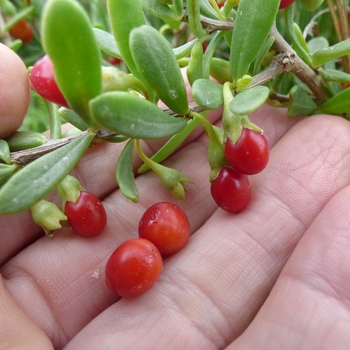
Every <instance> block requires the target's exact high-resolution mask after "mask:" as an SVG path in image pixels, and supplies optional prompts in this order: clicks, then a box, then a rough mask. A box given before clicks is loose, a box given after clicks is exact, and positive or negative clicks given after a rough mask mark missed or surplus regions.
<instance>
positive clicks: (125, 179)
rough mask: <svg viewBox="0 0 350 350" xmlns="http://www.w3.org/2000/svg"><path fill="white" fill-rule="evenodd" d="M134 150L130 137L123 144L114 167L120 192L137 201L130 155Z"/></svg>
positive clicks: (137, 196) (137, 195)
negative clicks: (115, 167)
mask: <svg viewBox="0 0 350 350" xmlns="http://www.w3.org/2000/svg"><path fill="white" fill-rule="evenodd" d="M133 151H134V140H133V139H131V140H129V142H128V143H127V144H126V145H125V147H124V149H123V151H122V153H121V154H120V156H119V158H118V163H117V169H116V180H117V184H118V186H119V189H120V191H121V193H122V194H123V195H124V196H125V197H126V198H128V199H130V200H131V201H133V202H135V203H137V202H138V201H139V193H138V191H137V187H136V184H135V177H134V172H133V167H132V156H133Z"/></svg>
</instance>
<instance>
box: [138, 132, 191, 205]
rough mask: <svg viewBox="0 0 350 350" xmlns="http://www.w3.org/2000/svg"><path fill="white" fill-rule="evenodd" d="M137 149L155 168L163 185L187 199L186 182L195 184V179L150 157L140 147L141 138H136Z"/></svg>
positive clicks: (150, 166) (149, 165)
mask: <svg viewBox="0 0 350 350" xmlns="http://www.w3.org/2000/svg"><path fill="white" fill-rule="evenodd" d="M136 150H137V153H138V154H139V156H140V158H141V159H142V160H143V161H144V163H145V164H147V166H148V167H149V168H150V169H151V170H153V172H154V173H155V174H156V175H157V176H158V178H159V179H160V181H161V182H162V183H163V185H164V186H165V187H166V188H167V189H168V190H169V191H170V192H171V193H172V194H173V195H174V196H175V197H176V198H178V199H185V192H186V187H185V183H186V182H188V183H190V184H193V183H194V182H193V180H191V179H190V178H188V177H187V176H185V175H184V174H182V173H181V172H179V171H178V170H176V169H172V168H168V167H166V166H164V165H161V164H158V163H156V162H154V161H153V160H151V159H150V158H148V157H147V156H146V155H145V154H144V153H143V151H142V149H141V147H140V140H138V139H137V140H136Z"/></svg>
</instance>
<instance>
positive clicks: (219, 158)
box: [189, 112, 226, 182]
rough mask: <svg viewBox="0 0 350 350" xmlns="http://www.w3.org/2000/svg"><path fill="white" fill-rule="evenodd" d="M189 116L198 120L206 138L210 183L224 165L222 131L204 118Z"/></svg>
mask: <svg viewBox="0 0 350 350" xmlns="http://www.w3.org/2000/svg"><path fill="white" fill-rule="evenodd" d="M189 116H192V117H194V118H197V119H198V120H199V122H200V123H201V125H202V127H203V129H204V130H205V132H206V134H207V136H208V141H209V145H208V162H209V165H210V175H209V182H211V181H212V180H213V179H214V178H215V177H216V175H217V173H218V172H219V171H220V169H221V168H222V166H223V165H224V164H226V160H225V151H224V148H223V134H222V130H221V129H219V128H217V127H215V126H213V125H212V124H211V123H210V122H209V120H208V119H207V118H206V117H204V116H203V115H201V114H199V113H195V112H191V113H190V114H189Z"/></svg>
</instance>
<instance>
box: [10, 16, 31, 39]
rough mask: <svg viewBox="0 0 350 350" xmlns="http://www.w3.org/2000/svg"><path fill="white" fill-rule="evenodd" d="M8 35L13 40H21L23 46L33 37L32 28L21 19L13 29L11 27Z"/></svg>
mask: <svg viewBox="0 0 350 350" xmlns="http://www.w3.org/2000/svg"><path fill="white" fill-rule="evenodd" d="M10 34H11V35H12V36H13V37H14V38H16V39H20V40H22V41H23V43H24V44H27V43H29V42H30V41H31V40H32V39H33V36H34V33H33V29H32V27H31V26H30V24H29V23H28V22H27V21H26V20H25V19H23V18H22V19H21V20H19V21H18V22H17V23H16V24H15V25H14V26H13V27H11V29H10Z"/></svg>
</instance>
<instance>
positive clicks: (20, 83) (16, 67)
mask: <svg viewBox="0 0 350 350" xmlns="http://www.w3.org/2000/svg"><path fill="white" fill-rule="evenodd" d="M0 57H1V65H0V86H1V89H0V101H1V109H0V121H1V122H0V138H6V137H8V136H10V135H11V134H13V133H14V132H15V131H16V130H17V129H18V128H19V127H20V126H21V124H22V121H23V118H24V116H25V114H26V113H27V110H28V106H29V98H30V92H29V79H28V73H27V68H26V66H25V65H24V63H23V62H22V60H21V59H20V58H19V56H17V55H16V54H15V53H14V52H13V51H12V50H11V49H9V48H8V47H7V46H5V45H3V44H1V43H0Z"/></svg>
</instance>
